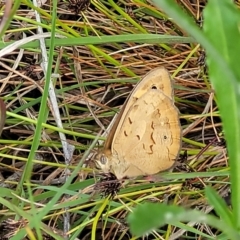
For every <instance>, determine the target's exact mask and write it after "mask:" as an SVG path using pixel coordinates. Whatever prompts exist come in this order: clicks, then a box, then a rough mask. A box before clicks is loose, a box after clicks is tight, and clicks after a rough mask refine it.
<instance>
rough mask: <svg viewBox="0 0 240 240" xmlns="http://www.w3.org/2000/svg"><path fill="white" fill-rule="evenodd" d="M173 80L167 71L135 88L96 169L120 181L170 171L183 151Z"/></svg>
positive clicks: (152, 73)
mask: <svg viewBox="0 0 240 240" xmlns="http://www.w3.org/2000/svg"><path fill="white" fill-rule="evenodd" d="M173 97H174V93H173V87H172V80H171V78H170V75H169V73H168V71H167V70H166V69H165V68H164V67H158V68H156V69H154V70H152V71H150V72H149V73H148V74H147V75H145V76H144V77H143V78H142V80H141V81H140V82H139V83H138V84H137V85H136V86H135V88H134V89H133V91H132V93H131V94H130V95H129V97H128V99H127V100H126V102H125V104H124V106H123V107H122V109H121V111H120V113H119V114H118V116H117V119H116V121H115V122H114V124H113V126H112V128H111V130H110V133H109V135H108V137H107V139H106V141H105V144H104V147H103V149H102V150H101V151H100V152H99V153H98V154H97V156H96V160H95V162H96V166H97V167H98V168H100V169H101V170H102V171H103V172H104V173H113V174H114V175H115V176H116V177H117V179H123V178H132V177H137V176H143V175H144V176H146V175H153V174H156V173H158V172H161V171H164V170H168V169H170V168H171V167H172V166H173V165H174V163H175V161H176V159H177V158H178V155H179V152H180V149H181V136H182V130H181V125H180V120H179V111H178V109H177V108H176V106H175V105H174V98H173Z"/></svg>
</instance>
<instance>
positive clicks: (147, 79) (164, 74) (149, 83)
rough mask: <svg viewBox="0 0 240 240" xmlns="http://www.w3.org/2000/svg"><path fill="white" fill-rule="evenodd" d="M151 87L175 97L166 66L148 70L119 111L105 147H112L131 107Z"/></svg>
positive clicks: (107, 148)
mask: <svg viewBox="0 0 240 240" xmlns="http://www.w3.org/2000/svg"><path fill="white" fill-rule="evenodd" d="M149 89H157V90H160V91H162V92H163V93H165V95H167V96H168V97H169V98H173V88H172V80H171V77H170V75H169V73H168V71H167V70H166V69H165V68H164V67H158V68H155V69H153V70H151V71H150V72H148V73H147V74H146V75H145V76H144V77H143V78H142V80H141V81H139V83H138V84H137V85H136V86H135V87H134V89H133V91H132V93H131V94H130V95H129V97H128V98H127V99H126V101H125V104H124V105H123V107H122V109H121V110H120V112H119V113H118V116H117V118H116V120H115V122H114V124H113V126H112V128H111V131H110V132H109V135H108V137H107V139H106V141H105V143H104V149H106V151H108V150H109V149H111V145H112V142H113V141H114V137H115V136H116V135H117V134H118V131H119V126H120V125H122V120H123V119H124V117H125V115H126V113H127V112H128V110H129V108H130V107H131V106H132V105H133V104H134V103H135V102H136V101H137V100H138V99H139V98H140V97H141V96H142V95H143V94H145V93H146V92H147V91H148V90H149Z"/></svg>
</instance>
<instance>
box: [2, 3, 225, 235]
mask: <svg viewBox="0 0 240 240" xmlns="http://www.w3.org/2000/svg"><path fill="white" fill-rule="evenodd" d="M178 2H179V4H181V5H182V6H183V7H184V8H185V9H186V11H188V12H189V13H190V14H192V16H193V18H194V19H195V21H198V22H201V13H202V9H203V7H204V5H205V1H196V2H198V4H193V2H195V1H189V0H184V1H178ZM50 5H51V2H49V1H47V2H46V3H45V4H44V5H43V6H41V8H42V10H41V16H42V23H43V24H44V26H50V25H49V24H50V21H51V19H50V18H49V17H48V14H50V12H49V9H50ZM126 13H128V16H127V17H126V15H125V14H126ZM57 15H58V17H59V22H61V24H62V25H61V24H60V23H59V22H58V23H57V26H56V32H61V33H62V32H65V34H66V35H68V36H72V37H73V36H77V35H78V36H81V37H84V36H85V37H87V36H99V37H101V36H103V35H111V36H114V35H120V34H126V35H127V34H137V33H152V34H162V35H171V36H187V35H186V33H185V31H183V30H182V29H180V28H179V27H178V26H177V25H176V24H174V23H173V22H171V21H170V20H168V19H166V18H165V17H164V16H165V15H164V13H162V12H161V11H160V10H156V9H154V7H153V6H151V5H150V4H149V3H145V2H143V1H131V2H129V1H118V2H116V3H114V2H113V1H108V2H107V1H100V2H99V1H93V2H92V3H91V5H90V7H89V8H88V10H86V11H84V13H83V14H82V15H81V14H79V15H76V14H75V13H74V12H73V11H70V10H69V9H68V3H67V2H63V1H60V2H59V3H58V12H57ZM27 18H28V19H29V20H27ZM30 19H32V22H31V21H30ZM36 29H37V24H36V22H35V19H34V14H33V11H32V9H31V8H30V6H26V5H24V4H22V5H21V6H20V8H19V10H18V11H17V13H16V15H15V17H14V19H13V21H12V23H11V26H10V28H9V29H8V31H7V32H6V35H5V39H4V40H5V42H8V41H10V40H11V41H17V40H19V39H21V38H23V35H22V34H23V32H24V33H25V34H26V36H32V35H34V34H35V33H36ZM43 29H44V30H45V31H47V28H45V27H43ZM54 54H55V56H54V65H53V66H52V69H53V72H55V73H57V74H59V77H57V78H56V80H55V82H54V86H55V89H56V96H57V101H58V106H59V109H60V113H61V120H62V122H63V126H64V129H65V130H67V131H68V132H65V134H66V138H67V141H68V143H70V144H72V145H74V146H75V147H76V149H75V151H74V155H73V157H72V160H71V162H70V165H69V167H68V168H67V169H68V170H67V171H66V169H65V168H66V165H65V164H66V162H65V161H64V154H63V150H62V147H61V141H60V139H59V133H58V131H56V129H53V128H52V127H51V125H52V126H56V123H55V116H54V112H53V110H52V109H51V110H50V111H49V114H48V116H47V119H46V123H47V124H48V125H46V126H45V128H44V131H43V134H42V138H41V142H40V146H39V149H38V151H37V152H36V155H35V161H34V165H33V171H32V179H31V183H32V186H31V187H32V195H33V197H34V201H35V203H36V204H43V205H45V204H46V203H47V202H48V201H50V199H51V198H52V196H54V193H55V191H56V189H55V188H52V187H53V186H61V184H63V183H64V181H65V177H66V174H70V173H71V171H72V169H73V168H75V166H76V165H77V163H78V162H79V159H81V158H82V156H83V153H84V152H85V150H87V149H88V148H89V146H90V143H91V142H92V139H94V138H95V136H97V135H98V134H100V133H103V132H104V131H103V128H106V127H107V126H108V125H109V124H110V122H111V120H112V118H113V116H114V115H115V113H116V112H117V111H118V109H119V107H120V106H121V105H122V104H123V102H124V100H125V99H126V97H127V96H128V94H129V92H130V91H131V90H132V88H133V84H134V83H136V82H137V80H138V79H139V78H140V77H141V76H143V75H145V74H146V73H147V72H148V71H149V70H151V69H153V68H155V67H157V66H164V67H166V68H167V69H168V70H169V72H170V73H171V75H173V76H174V80H175V85H174V88H175V99H176V105H177V107H178V108H179V110H180V113H181V124H182V128H183V147H182V151H181V154H182V155H184V152H187V156H185V157H182V159H179V164H178V167H176V168H175V170H174V172H179V174H168V175H167V177H166V178H164V179H163V181H161V182H158V183H149V182H147V181H143V180H142V181H140V180H139V181H136V182H131V183H129V184H128V185H127V186H126V187H125V188H123V189H121V191H120V192H119V194H118V195H117V196H115V197H114V199H113V200H111V201H110V202H107V204H108V207H106V208H105V210H104V208H103V209H102V214H101V215H100V217H99V219H98V218H95V216H96V215H97V214H98V213H99V212H100V209H101V206H103V205H104V204H105V202H106V201H107V200H106V199H105V200H104V199H101V197H100V196H99V194H96V193H95V195H94V196H92V185H93V184H94V183H95V181H96V179H94V174H95V173H94V172H93V171H92V169H91V168H90V167H87V166H86V164H85V165H84V167H85V168H84V169H83V171H81V174H80V173H79V175H78V176H77V177H75V179H74V181H73V182H72V183H71V185H70V186H69V188H68V192H66V194H68V195H65V196H64V195H63V196H62V198H61V199H60V201H59V204H60V205H59V207H58V208H55V209H52V210H51V211H50V212H49V213H48V214H47V215H46V216H45V218H44V219H43V221H42V222H43V223H44V224H46V225H48V227H49V228H50V230H49V231H53V232H54V231H55V230H58V231H60V230H61V231H60V233H59V235H62V236H63V235H64V233H63V224H64V221H65V220H64V218H67V219H68V221H69V222H70V224H71V229H70V230H68V231H69V233H71V234H76V235H75V237H78V238H79V239H90V236H91V234H92V229H93V225H94V224H96V222H97V225H96V231H97V234H96V236H97V237H96V239H129V238H130V234H129V232H128V226H127V225H126V224H125V221H124V219H125V216H126V215H127V213H128V211H129V210H128V208H129V207H130V208H131V206H134V203H140V202H143V201H154V202H163V201H168V202H169V203H174V204H176V205H182V206H185V207H191V208H197V209H200V210H202V211H205V212H209V211H211V210H212V209H211V207H210V206H208V204H207V202H206V199H205V197H204V195H203V189H204V186H205V185H208V186H209V185H210V186H212V187H213V188H215V189H216V190H217V191H218V192H219V193H220V194H221V195H222V196H223V197H224V196H226V195H228V184H229V179H228V177H227V175H225V174H222V175H221V171H223V170H227V168H228V161H227V154H226V147H225V142H224V138H223V135H222V129H221V120H220V118H219V113H218V109H217V107H216V103H215V98H214V92H213V90H212V88H211V84H210V83H209V81H208V77H207V74H206V73H207V70H206V69H205V67H204V60H203V64H199V59H200V57H202V56H203V52H202V49H201V47H200V46H197V44H189V43H185V44H184V43H179V44H177V43H175V44H170V43H168V42H166V43H164V44H163V43H161V44H150V43H141V44H140V43H134V42H124V43H106V44H99V45H95V46H93V45H91V44H89V45H85V46H71V45H69V46H57V47H55V52H54ZM41 62H42V56H41V52H40V50H39V48H27V49H25V50H24V51H23V52H20V51H19V50H15V51H13V52H11V54H8V55H7V56H4V57H2V58H1V59H0V65H1V66H0V77H1V83H2V85H1V91H0V92H1V97H2V98H3V99H4V100H5V103H6V104H7V110H8V112H9V113H14V114H17V115H18V116H24V117H27V119H30V120H31V119H32V120H36V119H37V117H38V112H39V106H40V102H41V96H42V89H43V87H44V81H43V80H44V73H43V70H42V67H41V66H40V63H41ZM14 64H15V65H16V66H15V69H14ZM119 66H124V67H125V68H124V69H123V68H121V67H119ZM30 120H29V121H26V120H24V119H20V118H19V117H15V116H14V115H11V114H8V118H7V122H6V126H5V129H4V131H3V134H2V138H1V139H0V143H1V144H2V147H1V153H2V154H1V161H0V171H1V179H2V181H1V184H0V186H1V189H8V190H9V189H11V191H14V190H16V187H17V185H18V183H19V181H20V179H21V177H22V173H23V169H24V166H25V163H26V161H27V158H28V154H29V151H30V148H31V144H32V140H33V137H34V133H35V124H33V123H32V122H31V121H30ZM97 148H98V147H96V149H97ZM84 170H85V171H84ZM23 187H24V188H23V189H22V192H24V191H25V190H24V189H26V188H25V187H26V185H23ZM11 191H10V192H11ZM6 193H9V192H8V191H6ZM25 194H26V195H28V192H27V191H26V192H25ZM26 195H25V196H23V198H26V199H28V197H27V196H26ZM6 199H10V201H12V202H13V204H14V202H16V199H18V201H20V202H22V203H23V202H25V201H23V200H19V198H15V197H6ZM67 202H68V203H69V205H63V203H67ZM61 204H62V205H61ZM36 206H37V205H36ZM66 207H68V208H67V210H68V211H69V215H68V216H66V214H64V212H65V210H64V209H65V208H66ZM29 208H30V205H29V203H28V202H25V203H24V204H23V205H22V209H24V211H28V210H29ZM36 208H39V209H40V208H41V207H40V205H39V206H37V207H36ZM15 214H16V215H15ZM0 215H2V216H3V218H2V219H3V220H4V221H9V219H11V218H12V219H13V218H15V217H16V216H17V215H18V216H21V214H19V213H14V211H13V210H11V209H9V208H7V207H6V206H5V207H3V208H2V210H1V211H0ZM20 218H21V217H20ZM21 219H22V218H21ZM95 221H96V222H95ZM143 221H144V219H143ZM11 224H12V223H10V224H7V225H6V224H5V225H4V226H3V225H2V228H4V229H5V231H7V232H8V231H9V226H11ZM46 225H44V226H42V230H43V229H44V230H43V232H44V234H46V232H47V230H46V229H47V227H46ZM14 226H15V225H14ZM24 227H25V224H24V225H21V224H19V226H16V228H14V231H16V229H21V228H24ZM6 228H7V230H6ZM194 228H195V230H199V231H201V232H203V233H205V234H207V235H210V236H211V235H212V236H214V234H216V232H215V230H214V229H209V228H207V227H206V226H205V225H195V226H194ZM189 234H190V236H192V237H193V238H194V239H197V237H198V236H199V235H198V233H197V232H196V233H195V234H194V233H189V232H187V231H184V229H181V228H176V227H173V226H166V227H165V228H163V229H161V230H159V231H158V232H155V233H153V234H151V235H150V236H149V239H155V238H158V239H180V236H181V235H183V238H182V239H184V236H185V237H186V236H187V235H188V236H189ZM28 236H29V235H28ZM160 236H162V238H161V237H160ZM154 237H155V238H154ZM168 237H169V238H168ZM28 239H29V238H28ZM46 239H50V238H46Z"/></svg>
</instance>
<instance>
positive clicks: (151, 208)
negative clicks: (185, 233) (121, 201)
mask: <svg viewBox="0 0 240 240" xmlns="http://www.w3.org/2000/svg"><path fill="white" fill-rule="evenodd" d="M127 221H128V223H129V225H130V231H131V233H132V234H133V235H136V236H143V235H145V234H148V233H150V232H151V231H153V230H155V229H157V228H159V227H161V226H163V225H164V224H171V225H178V224H179V222H189V221H193V222H196V223H206V224H209V225H210V226H213V227H215V228H220V229H222V231H223V232H226V233H227V235H228V237H229V238H230V239H232V240H234V239H236V240H238V239H240V235H239V234H238V233H237V232H236V231H235V230H234V229H233V228H232V227H231V226H227V227H226V224H225V223H224V222H223V221H221V220H219V219H217V218H216V217H214V216H211V215H210V214H208V215H207V214H204V213H202V212H200V211H196V210H185V209H184V208H183V207H179V206H174V205H167V204H159V203H144V204H141V205H139V206H137V207H136V209H135V210H134V211H133V212H132V213H130V214H129V216H128V218H127Z"/></svg>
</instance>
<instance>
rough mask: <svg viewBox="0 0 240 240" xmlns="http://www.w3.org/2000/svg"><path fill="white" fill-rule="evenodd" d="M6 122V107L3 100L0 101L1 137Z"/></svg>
mask: <svg viewBox="0 0 240 240" xmlns="http://www.w3.org/2000/svg"><path fill="white" fill-rule="evenodd" d="M5 121H6V106H5V103H4V102H3V100H2V99H0V135H1V133H2V130H3V127H4V125H5Z"/></svg>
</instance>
